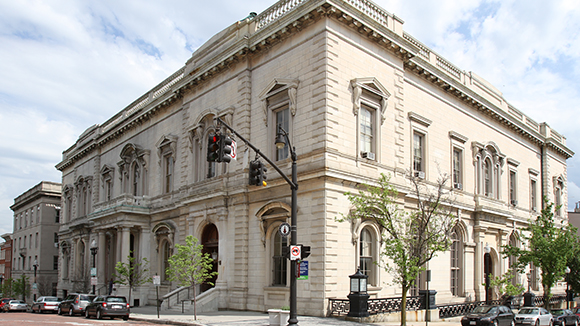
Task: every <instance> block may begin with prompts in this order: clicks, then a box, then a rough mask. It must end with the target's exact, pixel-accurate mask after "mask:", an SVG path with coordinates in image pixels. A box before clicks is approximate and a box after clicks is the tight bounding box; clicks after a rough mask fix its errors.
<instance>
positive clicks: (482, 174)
mask: <svg viewBox="0 0 580 326" xmlns="http://www.w3.org/2000/svg"><path fill="white" fill-rule="evenodd" d="M472 148H473V153H474V160H475V162H476V169H477V192H478V193H479V194H482V195H484V196H487V197H491V198H494V199H500V194H501V183H500V181H501V174H502V166H503V164H504V161H505V155H503V154H502V153H501V152H500V151H499V149H498V147H497V146H496V145H495V144H494V143H493V142H489V143H488V144H486V145H484V144H480V143H478V142H473V143H472Z"/></svg>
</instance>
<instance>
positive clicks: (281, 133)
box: [276, 125, 298, 325]
mask: <svg viewBox="0 0 580 326" xmlns="http://www.w3.org/2000/svg"><path fill="white" fill-rule="evenodd" d="M286 144H288V149H289V150H290V157H291V158H292V184H291V187H290V188H291V189H292V207H291V214H290V245H292V246H295V245H297V244H298V239H297V234H296V233H297V232H296V224H297V223H296V213H297V210H298V209H297V197H298V172H297V168H296V149H295V148H294V147H293V146H292V145H291V144H290V138H288V133H287V132H286V131H285V130H284V129H283V128H282V125H278V132H277V133H276V147H277V148H278V149H282V148H284V146H286ZM288 325H298V319H297V312H296V261H291V262H290V318H289V319H288Z"/></svg>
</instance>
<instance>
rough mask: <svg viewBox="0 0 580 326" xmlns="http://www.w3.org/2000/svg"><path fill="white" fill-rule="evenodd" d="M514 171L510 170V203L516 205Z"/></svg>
mask: <svg viewBox="0 0 580 326" xmlns="http://www.w3.org/2000/svg"><path fill="white" fill-rule="evenodd" d="M516 177H517V175H516V171H510V204H511V205H514V206H516V205H517V204H518V200H517V193H516V185H517V178H516Z"/></svg>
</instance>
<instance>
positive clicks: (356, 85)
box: [350, 77, 391, 125]
mask: <svg viewBox="0 0 580 326" xmlns="http://www.w3.org/2000/svg"><path fill="white" fill-rule="evenodd" d="M350 86H351V88H352V102H353V107H352V113H353V114H354V115H358V112H359V111H360V106H361V97H362V94H363V90H365V91H368V92H370V93H371V94H374V95H375V96H378V97H379V98H380V103H379V104H380V111H381V125H382V124H383V122H385V112H386V110H387V104H388V100H389V97H390V96H391V93H390V92H389V91H388V90H387V89H386V88H385V87H384V86H383V85H382V84H381V83H380V82H379V81H378V80H377V79H376V78H375V77H363V78H355V79H353V80H351V81H350Z"/></svg>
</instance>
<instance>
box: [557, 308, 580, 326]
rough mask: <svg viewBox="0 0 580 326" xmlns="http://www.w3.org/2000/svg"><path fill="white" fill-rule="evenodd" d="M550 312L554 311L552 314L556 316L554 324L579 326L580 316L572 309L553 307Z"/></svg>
mask: <svg viewBox="0 0 580 326" xmlns="http://www.w3.org/2000/svg"><path fill="white" fill-rule="evenodd" d="M550 312H551V313H552V316H554V318H553V319H552V320H553V322H554V326H558V325H560V326H567V325H574V326H578V323H579V322H580V317H578V316H576V314H574V313H573V312H572V310H570V309H552V310H551V311H550Z"/></svg>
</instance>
